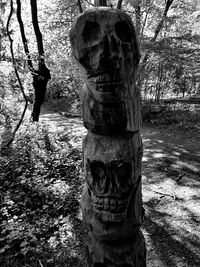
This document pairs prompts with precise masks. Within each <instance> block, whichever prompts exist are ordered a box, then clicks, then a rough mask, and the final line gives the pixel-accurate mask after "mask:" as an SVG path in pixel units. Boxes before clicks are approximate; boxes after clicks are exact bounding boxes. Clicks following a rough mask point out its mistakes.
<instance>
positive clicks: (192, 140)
mask: <svg viewBox="0 0 200 267" xmlns="http://www.w3.org/2000/svg"><path fill="white" fill-rule="evenodd" d="M41 120H42V122H45V123H46V124H48V125H49V128H50V132H55V131H63V128H64V135H65V133H66V138H69V139H70V142H71V145H72V146H73V147H75V148H77V149H78V150H81V149H82V138H83V136H84V135H85V134H86V130H85V128H84V127H83V124H82V121H81V120H80V119H77V118H75V119H73V118H65V117H61V116H60V115H56V114H50V113H49V114H43V115H42V117H41ZM142 136H143V142H144V156H143V202H144V207H145V210H146V222H145V223H144V226H143V233H144V235H145V239H146V244H147V266H148V267H165V266H166V267H173V266H174V267H175V266H177V267H187V266H188V267H199V266H200V241H199V240H200V232H199V230H200V229H199V223H200V208H199V207H200V205H199V204H200V190H199V179H200V136H197V135H195V133H190V132H178V131H173V132H172V131H167V130H164V129H163V130H158V129H154V128H148V127H144V128H143V129H142ZM76 227H77V224H74V226H73V229H74V230H73V231H74V233H75V234H76V236H77V240H79V239H80V238H82V237H79V233H78V232H79V229H81V228H80V227H79V228H78V231H77V228H76ZM82 241H83V240H82V239H81V243H82ZM75 258H76V257H75ZM79 264H80V265H77V262H76V263H75V262H74V265H73V267H75V266H81V263H80V262H79Z"/></svg>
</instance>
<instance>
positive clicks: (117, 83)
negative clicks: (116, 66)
mask: <svg viewBox="0 0 200 267" xmlns="http://www.w3.org/2000/svg"><path fill="white" fill-rule="evenodd" d="M86 84H87V87H88V89H89V90H90V92H91V93H92V95H93V97H94V98H95V99H96V100H97V101H98V102H99V103H104V102H105V103H107V104H108V103H113V102H115V103H116V99H118V102H121V101H124V98H125V92H126V90H125V83H124V81H123V79H122V77H121V75H120V73H119V71H112V72H101V73H97V74H94V75H89V76H88V77H87V81H86Z"/></svg>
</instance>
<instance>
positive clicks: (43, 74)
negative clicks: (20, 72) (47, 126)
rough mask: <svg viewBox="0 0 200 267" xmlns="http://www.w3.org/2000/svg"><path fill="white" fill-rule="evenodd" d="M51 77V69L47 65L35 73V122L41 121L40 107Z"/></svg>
mask: <svg viewBox="0 0 200 267" xmlns="http://www.w3.org/2000/svg"><path fill="white" fill-rule="evenodd" d="M49 79H51V76H50V71H49V69H48V68H46V67H45V65H44V66H43V67H42V68H40V70H39V71H37V72H36V73H35V74H34V75H33V87H34V91H35V94H34V103H33V109H32V114H31V118H32V120H33V121H35V122H37V121H39V116H40V109H41V106H42V104H43V102H44V98H45V94H46V90H47V83H48V80H49Z"/></svg>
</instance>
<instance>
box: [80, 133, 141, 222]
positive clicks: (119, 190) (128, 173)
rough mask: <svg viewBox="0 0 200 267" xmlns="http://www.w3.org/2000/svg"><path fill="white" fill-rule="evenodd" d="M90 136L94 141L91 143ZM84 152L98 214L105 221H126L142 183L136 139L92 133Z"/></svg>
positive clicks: (88, 177)
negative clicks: (133, 143)
mask: <svg viewBox="0 0 200 267" xmlns="http://www.w3.org/2000/svg"><path fill="white" fill-rule="evenodd" d="M88 138H89V139H88ZM91 138H92V141H91ZM87 139H88V140H90V142H88V143H87ZM91 144H92V145H91ZM84 153H85V158H84V161H85V164H84V165H85V173H86V182H87V186H88V194H89V196H90V197H91V201H92V206H93V210H94V213H95V214H96V216H97V217H98V218H100V219H101V220H102V221H104V222H109V221H110V222H121V221H123V220H124V219H125V218H126V216H127V210H128V207H129V202H130V201H131V197H132V196H133V195H135V192H136V191H137V188H138V185H139V182H140V181H139V175H138V173H136V169H137V168H136V166H137V164H138V163H137V162H138V158H134V153H133V145H132V139H129V140H127V139H125V138H123V137H122V138H120V137H118V138H115V137H110V138H108V137H105V138H104V137H102V136H101V137H100V138H99V136H94V135H89V136H88V137H87V138H86V141H85V147H84Z"/></svg>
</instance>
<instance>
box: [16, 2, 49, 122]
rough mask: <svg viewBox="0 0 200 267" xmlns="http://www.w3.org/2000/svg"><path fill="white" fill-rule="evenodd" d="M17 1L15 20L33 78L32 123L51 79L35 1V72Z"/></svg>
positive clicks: (32, 12) (33, 22)
mask: <svg viewBox="0 0 200 267" xmlns="http://www.w3.org/2000/svg"><path fill="white" fill-rule="evenodd" d="M16 1H17V19H18V23H19V26H20V32H21V37H22V42H23V45H24V51H25V54H26V56H27V60H28V67H29V70H30V72H31V74H32V77H33V87H34V93H35V94H34V95H35V97H34V103H33V110H32V114H31V119H32V121H35V122H37V121H38V120H39V115H40V109H41V106H42V104H43V102H44V98H45V94H46V89H47V83H48V81H49V79H51V75H50V71H49V69H48V68H47V67H46V64H45V58H44V47H43V38H42V33H41V31H40V28H39V23H38V9H37V0H30V4H31V15H32V24H33V28H34V32H35V37H36V41H37V48H38V69H37V70H36V69H35V68H34V67H33V63H32V60H31V57H30V52H29V48H28V42H27V39H26V35H25V31H24V24H23V20H22V16H21V1H20V0H16Z"/></svg>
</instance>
